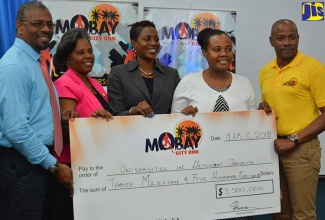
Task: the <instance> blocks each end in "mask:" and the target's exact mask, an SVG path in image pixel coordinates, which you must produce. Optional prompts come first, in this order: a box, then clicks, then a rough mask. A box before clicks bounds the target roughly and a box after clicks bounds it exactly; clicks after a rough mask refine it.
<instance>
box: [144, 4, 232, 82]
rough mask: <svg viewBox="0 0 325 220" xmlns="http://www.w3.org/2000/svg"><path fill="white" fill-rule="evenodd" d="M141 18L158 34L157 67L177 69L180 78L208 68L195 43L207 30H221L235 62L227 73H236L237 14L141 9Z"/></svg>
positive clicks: (219, 11) (213, 11)
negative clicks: (226, 36) (152, 23)
mask: <svg viewBox="0 0 325 220" xmlns="http://www.w3.org/2000/svg"><path fill="white" fill-rule="evenodd" d="M144 17H145V19H147V20H151V21H153V22H154V23H155V25H156V28H157V30H158V34H159V38H160V44H161V51H160V53H159V54H158V59H159V61H160V63H163V64H165V65H167V66H171V67H174V68H176V69H177V70H178V72H179V73H180V75H181V77H182V76H184V75H186V74H188V73H192V72H197V71H201V70H203V69H206V68H207V67H208V64H207V62H206V60H205V58H204V56H203V55H202V52H201V47H200V46H199V44H198V43H197V35H198V33H199V32H200V31H201V30H203V29H204V28H207V27H209V28H213V29H221V30H223V31H225V32H227V33H228V35H229V36H230V37H231V39H232V42H233V48H234V49H233V52H234V60H233V64H232V65H231V67H230V69H229V70H230V71H231V72H235V55H236V11H222V10H218V9H216V10H209V11H207V10H192V9H179V8H178V9H176V8H175V9H171V8H144Z"/></svg>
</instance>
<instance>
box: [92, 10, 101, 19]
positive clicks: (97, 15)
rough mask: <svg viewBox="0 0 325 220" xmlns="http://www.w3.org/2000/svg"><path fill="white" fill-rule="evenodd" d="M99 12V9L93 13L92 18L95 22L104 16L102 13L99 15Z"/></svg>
mask: <svg viewBox="0 0 325 220" xmlns="http://www.w3.org/2000/svg"><path fill="white" fill-rule="evenodd" d="M99 11H100V9H98V11H96V10H93V11H91V17H92V18H93V19H94V21H95V22H98V19H99V17H100V16H101V15H102V14H101V13H99Z"/></svg>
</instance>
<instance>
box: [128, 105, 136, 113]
mask: <svg viewBox="0 0 325 220" xmlns="http://www.w3.org/2000/svg"><path fill="white" fill-rule="evenodd" d="M133 109H135V106H133V107H132V108H130V110H129V115H131V112H132V111H133Z"/></svg>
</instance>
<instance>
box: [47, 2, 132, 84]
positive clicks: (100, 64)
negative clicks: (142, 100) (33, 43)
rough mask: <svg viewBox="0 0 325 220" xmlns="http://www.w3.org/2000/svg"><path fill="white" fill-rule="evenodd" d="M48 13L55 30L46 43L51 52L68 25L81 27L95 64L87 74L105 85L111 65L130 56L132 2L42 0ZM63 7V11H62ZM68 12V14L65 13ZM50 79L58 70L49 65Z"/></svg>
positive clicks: (121, 62)
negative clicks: (86, 33)
mask: <svg viewBox="0 0 325 220" xmlns="http://www.w3.org/2000/svg"><path fill="white" fill-rule="evenodd" d="M43 3H44V4H45V5H46V6H47V7H48V8H49V10H50V11H51V13H52V17H53V21H54V22H55V24H56V29H55V32H54V36H53V39H52V42H51V44H50V49H51V53H52V54H55V52H56V46H57V44H58V42H59V41H60V39H61V36H62V35H63V33H64V32H66V31H67V30H69V29H71V28H85V29H87V30H88V33H89V35H90V39H91V43H92V46H93V49H94V54H95V64H94V67H93V71H92V72H91V73H90V76H91V77H93V78H95V79H97V80H98V81H99V82H100V83H101V84H102V85H103V86H106V83H107V82H106V76H107V74H108V73H109V72H110V70H111V67H113V66H115V65H118V64H123V63H128V62H129V61H130V60H131V59H133V57H134V53H133V51H132V48H131V45H130V43H129V42H130V40H129V39H130V37H129V30H130V28H129V27H128V25H129V24H132V23H134V22H136V21H137V19H138V7H137V4H136V3H134V2H133V3H128V2H95V1H64V4H63V2H62V1H43ZM62 7H64V10H62ZM67 12H68V13H67ZM52 72H53V77H52V78H53V80H55V79H56V78H58V77H59V76H60V74H61V70H60V69H58V67H56V65H55V57H54V67H53V71H52Z"/></svg>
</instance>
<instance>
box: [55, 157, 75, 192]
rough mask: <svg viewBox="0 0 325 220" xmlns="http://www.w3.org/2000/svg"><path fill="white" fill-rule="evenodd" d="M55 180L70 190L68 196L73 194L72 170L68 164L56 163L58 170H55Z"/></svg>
mask: <svg viewBox="0 0 325 220" xmlns="http://www.w3.org/2000/svg"><path fill="white" fill-rule="evenodd" d="M55 177H56V178H57V180H58V181H59V182H60V183H61V184H62V185H64V186H65V187H66V188H68V189H69V191H70V196H73V178H72V170H71V168H70V167H69V166H68V165H65V164H63V163H58V170H57V171H56V172H55Z"/></svg>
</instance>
